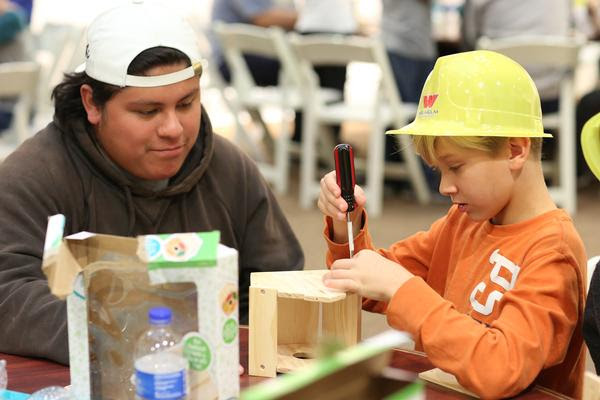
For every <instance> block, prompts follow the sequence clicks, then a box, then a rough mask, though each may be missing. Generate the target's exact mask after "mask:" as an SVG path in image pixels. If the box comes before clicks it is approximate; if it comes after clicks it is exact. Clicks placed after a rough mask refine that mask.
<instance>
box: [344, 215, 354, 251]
mask: <svg viewBox="0 0 600 400" xmlns="http://www.w3.org/2000/svg"><path fill="white" fill-rule="evenodd" d="M346 224H347V225H348V247H349V248H350V258H352V257H353V256H354V235H353V233H352V220H351V219H350V213H349V212H347V213H346Z"/></svg>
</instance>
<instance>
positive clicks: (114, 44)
mask: <svg viewBox="0 0 600 400" xmlns="http://www.w3.org/2000/svg"><path fill="white" fill-rule="evenodd" d="M158 46H163V47H171V48H174V49H177V50H179V51H181V52H183V53H184V54H185V55H187V56H188V57H189V58H190V61H191V64H192V65H191V66H190V67H187V68H185V69H182V70H180V71H176V72H173V73H169V74H164V75H155V76H134V75H128V74H127V68H128V67H129V64H130V63H131V61H132V60H133V59H134V58H135V57H136V56H138V55H139V54H140V53H141V52H142V51H144V50H147V49H150V48H153V47H158ZM85 57H86V61H85V63H84V64H83V65H81V66H80V67H79V68H78V70H79V71H85V73H86V74H87V75H88V76H90V77H92V78H94V79H96V80H98V81H100V82H104V83H109V84H112V85H116V86H120V87H125V86H137V87H156V86H164V85H170V84H173V83H177V82H181V81H183V80H185V79H189V78H191V77H193V76H195V75H200V73H201V71H202V65H201V63H200V51H199V49H198V44H197V41H196V34H195V32H194V30H193V29H192V27H191V26H190V25H189V24H188V23H187V21H185V19H184V18H183V17H181V16H179V15H177V14H175V13H173V12H172V11H171V10H169V9H168V8H166V7H164V6H160V5H159V4H157V3H155V2H150V1H144V0H129V2H128V3H127V4H125V5H122V6H118V7H115V8H112V9H110V10H108V11H106V12H104V13H102V14H100V15H99V16H98V17H96V18H95V19H94V20H93V21H92V23H91V24H90V26H89V27H88V31H87V47H86V51H85Z"/></svg>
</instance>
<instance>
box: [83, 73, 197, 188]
mask: <svg viewBox="0 0 600 400" xmlns="http://www.w3.org/2000/svg"><path fill="white" fill-rule="evenodd" d="M182 68H185V65H184V64H175V65H168V66H160V67H154V68H152V69H150V70H149V71H148V72H147V75H162V74H168V73H171V72H176V71H179V70H181V69H182ZM88 120H89V121H90V123H91V124H92V125H94V126H95V129H96V135H97V138H98V141H99V142H100V144H101V145H102V148H103V149H104V151H106V153H107V154H108V156H109V157H110V158H111V159H112V160H113V161H114V162H115V163H116V164H118V165H119V166H120V167H121V168H123V169H125V170H126V171H127V172H129V173H130V174H132V175H134V176H136V177H138V178H141V179H147V180H161V179H168V178H171V177H172V176H173V175H175V174H176V173H177V172H178V171H179V169H180V168H181V166H182V165H183V162H184V161H185V159H186V157H187V155H188V154H189V152H190V150H191V149H192V147H193V146H194V143H195V142H196V138H197V137H198V130H199V128H200V83H199V79H198V77H196V76H194V77H192V78H189V79H187V80H185V81H182V82H178V83H174V84H172V85H168V86H159V87H152V88H139V87H127V88H125V89H123V90H121V91H119V92H118V93H117V94H116V95H115V96H113V97H112V98H111V99H110V100H109V101H108V102H106V104H105V106H104V108H103V109H102V110H99V115H97V118H94V116H93V115H92V116H90V112H89V111H88Z"/></svg>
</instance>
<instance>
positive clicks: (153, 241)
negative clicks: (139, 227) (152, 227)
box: [145, 235, 162, 260]
mask: <svg viewBox="0 0 600 400" xmlns="http://www.w3.org/2000/svg"><path fill="white" fill-rule="evenodd" d="M145 245H146V246H145V247H146V254H147V256H148V258H149V259H150V260H154V259H155V258H157V257H158V256H160V252H161V248H162V241H161V240H160V238H159V237H158V236H155V235H148V236H146V243H145Z"/></svg>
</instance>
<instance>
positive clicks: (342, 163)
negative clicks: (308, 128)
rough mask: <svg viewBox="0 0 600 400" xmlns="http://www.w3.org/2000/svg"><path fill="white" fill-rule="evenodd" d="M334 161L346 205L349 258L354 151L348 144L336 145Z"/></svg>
mask: <svg viewBox="0 0 600 400" xmlns="http://www.w3.org/2000/svg"><path fill="white" fill-rule="evenodd" d="M333 157H334V159H335V177H336V180H337V184H338V186H339V187H340V189H342V198H343V199H344V200H346V203H348V210H347V211H346V223H347V224H348V247H349V248H350V258H352V256H354V236H353V234H352V221H351V220H350V212H351V211H353V210H354V185H355V184H356V176H355V175H354V151H353V150H352V146H350V145H349V144H338V145H337V146H335V148H334V149H333Z"/></svg>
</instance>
